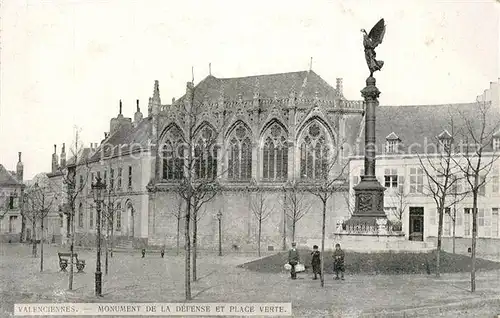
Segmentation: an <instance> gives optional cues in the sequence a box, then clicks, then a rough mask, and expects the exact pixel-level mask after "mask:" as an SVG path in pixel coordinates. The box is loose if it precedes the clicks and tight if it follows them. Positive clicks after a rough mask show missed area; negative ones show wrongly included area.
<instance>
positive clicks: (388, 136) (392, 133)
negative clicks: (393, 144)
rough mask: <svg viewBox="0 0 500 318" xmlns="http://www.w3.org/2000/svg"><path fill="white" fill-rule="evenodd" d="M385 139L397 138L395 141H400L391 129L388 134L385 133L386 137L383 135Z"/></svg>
mask: <svg viewBox="0 0 500 318" xmlns="http://www.w3.org/2000/svg"><path fill="white" fill-rule="evenodd" d="M385 140H397V141H400V140H401V139H399V137H398V135H396V133H395V132H394V131H393V132H391V133H390V134H389V135H387V137H385Z"/></svg>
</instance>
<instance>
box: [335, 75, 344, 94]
mask: <svg viewBox="0 0 500 318" xmlns="http://www.w3.org/2000/svg"><path fill="white" fill-rule="evenodd" d="M336 89H337V96H338V97H343V96H344V92H343V85H342V78H337V87H336Z"/></svg>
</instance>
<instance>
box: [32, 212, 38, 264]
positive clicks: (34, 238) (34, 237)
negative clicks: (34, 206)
mask: <svg viewBox="0 0 500 318" xmlns="http://www.w3.org/2000/svg"><path fill="white" fill-rule="evenodd" d="M31 227H32V230H33V233H32V234H31V242H32V243H33V247H32V251H31V253H32V255H33V257H37V255H36V217H35V215H34V213H33V220H32V221H31Z"/></svg>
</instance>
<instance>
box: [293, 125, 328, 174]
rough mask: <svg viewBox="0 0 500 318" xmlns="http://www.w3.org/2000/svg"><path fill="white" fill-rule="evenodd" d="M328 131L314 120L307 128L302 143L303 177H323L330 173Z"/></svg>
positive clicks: (301, 172) (301, 164)
mask: <svg viewBox="0 0 500 318" xmlns="http://www.w3.org/2000/svg"><path fill="white" fill-rule="evenodd" d="M326 140H327V139H326V131H325V129H324V128H323V126H322V125H320V124H319V123H317V122H313V123H312V124H311V125H309V127H308V128H307V129H306V130H305V132H304V136H303V138H302V143H301V144H300V177H301V179H322V178H326V177H327V175H328V145H327V142H326Z"/></svg>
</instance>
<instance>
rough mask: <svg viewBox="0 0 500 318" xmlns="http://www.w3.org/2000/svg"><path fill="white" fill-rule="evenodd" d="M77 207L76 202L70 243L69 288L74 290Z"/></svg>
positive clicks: (73, 210)
mask: <svg viewBox="0 0 500 318" xmlns="http://www.w3.org/2000/svg"><path fill="white" fill-rule="evenodd" d="M74 216H75V209H74V204H73V206H72V207H71V221H70V225H71V243H70V245H69V253H70V254H71V255H70V256H69V282H68V289H69V290H73V274H74V269H73V251H74V248H75V217H74Z"/></svg>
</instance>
